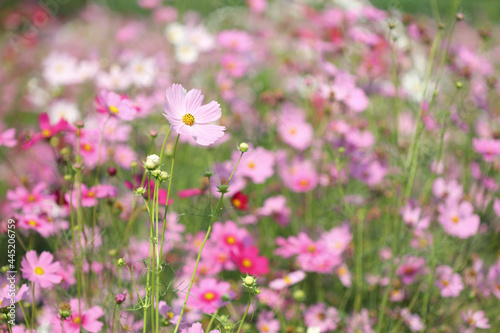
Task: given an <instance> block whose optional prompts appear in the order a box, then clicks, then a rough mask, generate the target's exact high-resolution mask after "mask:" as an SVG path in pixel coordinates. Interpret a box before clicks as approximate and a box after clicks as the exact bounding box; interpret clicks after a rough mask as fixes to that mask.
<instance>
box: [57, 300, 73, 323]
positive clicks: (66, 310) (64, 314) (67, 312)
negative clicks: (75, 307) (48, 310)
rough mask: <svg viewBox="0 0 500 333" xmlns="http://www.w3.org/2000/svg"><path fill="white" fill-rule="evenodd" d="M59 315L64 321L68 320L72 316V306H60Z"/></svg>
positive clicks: (63, 304)
mask: <svg viewBox="0 0 500 333" xmlns="http://www.w3.org/2000/svg"><path fill="white" fill-rule="evenodd" d="M58 313H59V315H60V316H61V318H62V319H63V320H64V319H66V318H68V317H69V316H71V305H69V303H61V304H59V310H58Z"/></svg>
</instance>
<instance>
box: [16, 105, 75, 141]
mask: <svg viewBox="0 0 500 333" xmlns="http://www.w3.org/2000/svg"><path fill="white" fill-rule="evenodd" d="M38 123H39V125H40V129H41V130H42V132H40V133H37V134H34V135H33V136H31V138H30V140H29V141H27V142H26V143H24V144H23V149H28V148H29V147H31V146H33V145H34V144H35V143H37V142H38V141H40V140H42V139H48V138H51V137H53V136H54V135H56V134H58V133H60V132H63V131H73V130H74V127H73V126H72V125H71V124H69V123H68V122H67V121H66V120H65V119H61V120H59V121H58V122H57V123H56V124H55V125H50V119H49V115H48V114H47V113H42V114H40V116H39V117H38Z"/></svg>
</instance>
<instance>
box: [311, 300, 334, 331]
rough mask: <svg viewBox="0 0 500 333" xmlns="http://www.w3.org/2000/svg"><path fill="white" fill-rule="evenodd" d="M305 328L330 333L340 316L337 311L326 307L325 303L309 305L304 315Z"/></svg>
mask: <svg viewBox="0 0 500 333" xmlns="http://www.w3.org/2000/svg"><path fill="white" fill-rule="evenodd" d="M304 322H305V324H306V325H307V327H314V328H316V329H319V332H330V331H333V330H335V329H336V328H337V325H338V323H339V322H340V316H339V312H338V311H337V309H335V308H334V307H328V308H327V306H326V304H325V303H318V304H315V305H311V306H310V307H309V308H308V309H307V310H306V312H305V314H304Z"/></svg>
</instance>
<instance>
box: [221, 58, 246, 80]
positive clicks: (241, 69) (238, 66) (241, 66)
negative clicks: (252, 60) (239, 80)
mask: <svg viewBox="0 0 500 333" xmlns="http://www.w3.org/2000/svg"><path fill="white" fill-rule="evenodd" d="M221 64H222V68H224V70H225V71H226V72H227V74H229V75H230V76H232V77H242V76H244V75H245V74H246V71H247V67H248V65H247V61H246V60H245V59H244V58H243V57H242V56H240V55H238V54H234V53H227V54H224V55H223V56H222V57H221Z"/></svg>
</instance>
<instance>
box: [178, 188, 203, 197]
mask: <svg viewBox="0 0 500 333" xmlns="http://www.w3.org/2000/svg"><path fill="white" fill-rule="evenodd" d="M202 194H203V190H202V189H201V188H197V187H196V188H186V189H184V190H180V191H178V192H177V195H178V196H179V198H181V199H186V198H191V197H199V196H200V195H202Z"/></svg>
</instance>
